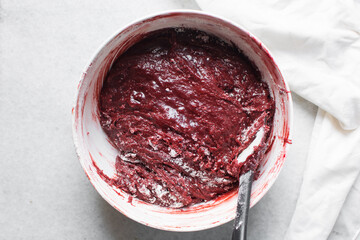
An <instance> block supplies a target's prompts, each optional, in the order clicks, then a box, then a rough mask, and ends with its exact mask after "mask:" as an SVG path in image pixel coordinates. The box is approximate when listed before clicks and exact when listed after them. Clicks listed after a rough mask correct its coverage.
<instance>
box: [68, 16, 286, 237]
mask: <svg viewBox="0 0 360 240" xmlns="http://www.w3.org/2000/svg"><path fill="white" fill-rule="evenodd" d="M172 14H195V15H202V16H207V17H211V18H215V19H219V20H221V21H223V22H226V23H228V24H230V25H233V26H234V27H236V28H238V29H240V30H241V31H243V32H244V33H246V34H247V35H248V36H249V37H250V38H252V39H253V41H254V42H255V43H256V44H257V45H259V46H261V48H262V49H263V51H264V52H265V53H266V55H267V56H268V57H269V58H270V59H271V61H272V63H273V65H274V67H275V69H276V70H277V72H278V73H279V77H280V78H281V80H282V82H283V84H284V87H285V91H286V94H287V97H288V101H287V102H286V105H287V111H288V116H287V126H288V139H289V140H290V141H289V142H285V143H284V148H283V150H284V151H283V154H284V161H282V162H281V163H280V165H279V171H278V172H277V173H276V176H275V177H274V178H272V179H270V181H269V182H268V185H267V187H266V188H265V189H264V190H263V191H262V192H261V193H260V196H259V197H258V198H256V199H255V201H254V202H253V204H252V206H251V207H253V206H255V205H256V204H257V203H258V202H259V201H260V199H262V198H263V196H264V195H265V194H266V193H267V192H268V191H269V189H270V188H271V187H272V185H273V184H274V183H275V181H276V179H277V178H278V176H279V174H280V172H281V170H282V168H283V165H284V163H285V160H286V156H287V154H288V151H289V147H290V146H289V145H290V144H291V140H292V135H293V133H292V132H293V130H292V129H293V101H292V96H291V91H290V87H289V85H288V83H287V82H286V80H285V79H284V77H283V74H282V72H281V71H280V68H279V66H278V64H277V63H276V62H275V60H274V58H273V57H272V54H271V53H270V50H269V49H268V48H267V47H266V46H265V45H264V44H263V43H262V42H261V41H260V40H259V38H257V37H256V36H255V35H254V34H252V33H251V32H250V31H248V30H247V29H246V28H245V27H244V26H242V25H240V24H238V23H236V22H234V21H232V20H229V19H228V18H226V17H223V16H220V15H217V14H212V13H208V12H204V11H200V10H190V9H173V10H166V11H159V12H154V13H151V14H148V15H145V16H143V17H140V18H137V19H135V20H133V21H131V22H130V23H128V24H125V25H124V26H122V27H120V28H119V29H117V30H116V31H115V33H113V34H112V35H111V36H110V37H108V38H107V39H106V40H105V41H103V42H102V44H100V45H99V47H98V48H97V49H96V50H95V52H94V53H93V54H92V57H91V58H90V61H88V63H87V64H86V66H85V68H84V69H83V71H82V74H81V77H80V80H79V82H78V85H77V89H76V93H75V96H74V97H75V98H74V100H73V105H72V110H71V115H72V133H73V141H74V145H75V150H76V154H77V158H78V160H79V162H80V164H81V166H82V168H83V170H84V173H85V175H86V176H87V178H88V179H89V181H90V183H91V184H92V185H93V187H94V188H95V189H96V191H97V192H98V193H99V194H100V196H101V197H102V198H103V199H104V200H105V201H106V202H108V203H109V204H110V205H111V206H112V207H113V208H115V209H116V210H117V211H119V212H121V213H122V214H123V215H125V216H126V217H128V218H130V219H132V220H134V221H136V222H139V223H141V224H144V225H146V226H150V227H153V228H156V229H160V230H166V231H176V232H190V231H200V230H206V229H210V228H213V227H217V226H220V225H222V224H225V223H227V222H229V221H232V220H233V218H229V219H220V220H219V221H216V222H214V223H213V224H211V225H206V226H195V227H193V226H186V227H182V228H175V227H163V226H157V225H155V224H149V223H147V222H144V221H141V220H139V219H137V218H135V217H134V216H129V215H126V214H125V213H123V212H122V211H121V210H120V209H119V208H118V207H117V206H116V205H115V204H114V203H113V202H112V201H110V200H109V199H108V198H107V197H106V195H105V194H104V193H103V192H102V191H100V187H98V186H97V184H95V183H94V180H93V179H92V178H91V177H90V176H89V175H88V173H87V172H86V168H85V166H84V161H82V160H81V159H82V158H83V156H82V154H81V151H80V149H79V139H78V134H77V127H76V111H78V109H77V103H78V101H79V97H80V91H79V90H80V87H81V85H82V83H83V80H84V78H85V76H86V73H87V71H88V70H89V68H91V64H92V62H94V61H95V60H96V58H97V56H98V54H99V52H100V51H101V50H102V49H103V48H104V47H105V46H106V45H107V44H108V43H109V42H110V41H111V40H113V39H114V38H115V37H116V36H118V35H120V34H122V33H123V32H124V31H126V30H127V29H129V28H130V27H132V26H133V25H136V24H140V23H141V22H144V21H146V20H149V19H151V18H154V17H165V16H167V15H172Z"/></svg>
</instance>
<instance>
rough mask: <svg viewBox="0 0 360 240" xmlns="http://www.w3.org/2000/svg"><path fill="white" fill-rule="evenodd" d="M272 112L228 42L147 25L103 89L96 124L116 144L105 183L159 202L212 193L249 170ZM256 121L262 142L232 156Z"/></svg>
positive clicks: (253, 71)
mask: <svg viewBox="0 0 360 240" xmlns="http://www.w3.org/2000/svg"><path fill="white" fill-rule="evenodd" d="M274 111H275V105H274V101H273V99H272V98H271V96H270V92H269V88H268V86H267V84H266V83H264V82H263V81H261V76H260V73H259V71H258V70H257V68H256V67H255V66H253V64H252V63H251V62H250V61H249V60H248V59H247V58H246V57H245V56H244V55H243V54H242V53H240V52H239V50H238V49H237V48H236V47H234V46H231V45H228V44H226V43H225V42H223V41H222V40H220V39H218V38H217V37H214V36H212V35H208V34H206V33H204V32H201V31H197V30H191V29H184V28H179V29H163V30H158V31H156V32H153V33H151V34H149V35H148V36H147V37H146V38H145V39H143V40H141V41H140V42H138V43H137V44H135V45H134V46H132V47H131V48H130V49H129V50H128V51H126V52H125V53H124V54H122V55H121V56H120V57H119V58H118V59H117V60H116V61H115V63H114V65H113V66H112V68H111V69H110V71H109V73H108V75H107V77H106V79H105V81H104V84H103V88H102V90H101V94H100V114H101V116H100V122H101V126H102V128H103V129H104V131H105V132H106V134H107V135H108V137H109V139H110V140H111V141H112V143H113V144H114V145H115V146H116V147H117V149H118V150H119V155H118V157H117V159H116V165H115V166H116V171H117V177H116V179H112V180H109V182H111V184H113V185H115V186H116V187H118V188H120V189H122V190H123V191H125V192H128V193H130V194H132V195H133V196H135V197H137V198H139V199H141V200H143V201H146V202H149V203H154V204H158V205H160V206H165V207H173V208H180V207H184V206H188V205H190V204H193V203H198V202H202V201H206V200H211V199H213V198H215V197H216V196H218V195H220V194H223V193H225V192H228V191H230V190H232V189H234V188H235V187H237V185H238V178H239V175H240V174H241V173H243V172H245V171H247V170H248V169H252V170H254V171H256V170H257V168H258V166H259V161H260V159H261V157H262V155H263V154H264V152H265V151H266V148H267V146H268V142H269V135H270V130H271V128H272V119H273V115H274ZM261 127H264V129H265V131H266V137H265V138H264V139H263V141H262V143H261V145H260V147H258V148H256V149H255V151H254V153H253V154H252V155H251V156H249V157H248V158H247V160H246V162H245V163H238V161H237V156H238V155H239V153H241V152H242V150H244V149H245V148H246V147H247V146H248V145H249V144H250V143H251V141H252V140H253V139H254V137H255V134H256V132H257V130H258V129H259V128H261Z"/></svg>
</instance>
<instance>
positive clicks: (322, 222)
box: [197, 0, 360, 240]
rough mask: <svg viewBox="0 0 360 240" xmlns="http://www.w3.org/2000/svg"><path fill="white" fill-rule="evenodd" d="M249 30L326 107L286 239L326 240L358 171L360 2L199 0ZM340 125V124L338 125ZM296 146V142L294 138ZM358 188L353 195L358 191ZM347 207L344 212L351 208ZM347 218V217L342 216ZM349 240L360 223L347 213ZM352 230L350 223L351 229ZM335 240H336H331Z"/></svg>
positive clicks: (299, 87)
mask: <svg viewBox="0 0 360 240" xmlns="http://www.w3.org/2000/svg"><path fill="white" fill-rule="evenodd" d="M197 3H198V5H199V6H200V8H201V9H203V10H205V11H208V12H212V13H215V14H219V15H222V16H224V17H227V18H229V19H231V20H233V21H235V22H237V23H238V24H240V25H242V26H243V27H244V28H246V29H248V30H249V31H250V32H252V33H253V34H254V35H255V36H257V37H258V38H259V39H261V41H262V42H264V44H265V45H266V46H267V47H268V48H269V50H270V51H271V53H272V54H273V56H274V58H275V60H276V62H277V63H278V65H279V67H280V69H281V71H282V72H283V75H284V77H285V79H286V80H287V81H288V82H289V84H290V88H291V90H292V91H294V92H296V93H297V94H299V95H300V96H302V97H304V98H305V99H307V100H309V101H311V102H312V103H314V104H316V105H317V106H319V108H321V110H319V113H318V115H317V119H316V123H315V128H314V132H313V135H312V140H311V147H310V152H309V155H308V160H307V163H306V166H307V167H306V170H305V173H304V178H303V185H302V188H301V192H300V196H299V200H298V203H297V207H296V210H295V213H294V216H293V218H292V221H291V224H290V226H289V229H288V231H287V234H286V239H316V240H321V239H327V238H328V237H329V236H330V237H332V236H333V235H336V234H337V236H340V235H341V236H344V235H342V234H346V233H338V232H334V231H335V228H334V231H332V229H333V227H334V224H335V222H336V220H337V218H338V216H339V213H340V212H342V211H341V209H342V208H343V204H344V201H345V204H351V201H346V200H345V199H346V197H347V195H348V193H349V191H350V189H352V191H353V192H351V193H350V194H349V196H353V195H354V194H356V190H354V189H359V186H357V185H353V184H354V182H355V179H356V177H357V176H358V175H359V172H360V164H359V162H360V154H359V151H360V148H359V147H357V146H359V144H360V142H359V135H360V130H358V129H359V128H358V127H359V126H360V67H359V59H360V14H359V13H360V2H354V1H350V0H342V1H336V0H326V1H325V0H320V1H310V0H303V1H290V0H272V1H261V0H253V1H244V0H223V1H215V0H197ZM337 121H338V122H339V123H337ZM294 141H296V139H294ZM354 191H355V193H354ZM349 208H350V207H349V206H346V205H345V206H344V211H345V210H346V209H349ZM344 214H345V212H344ZM344 214H340V216H339V219H338V221H337V222H336V225H335V227H337V229H343V230H344V229H345V230H344V232H346V231H348V230H349V231H348V233H347V235H346V236H348V237H349V238H342V239H351V237H354V236H355V235H356V234H357V233H356V232H357V229H359V228H360V225H356V222H357V223H358V222H359V221H356V217H358V215H357V213H353V214H348V213H346V216H347V220H348V221H349V217H350V219H352V220H350V222H351V224H350V225H351V226H352V227H351V229H352V230H350V229H348V228H347V227H344V226H343V227H341V226H342V224H343V223H344V222H339V221H341V219H342V218H341V216H343V215H344ZM354 225H356V226H354ZM347 226H349V224H348V225H347ZM331 232H332V233H333V234H332V235H330V234H331ZM334 239H336V238H334Z"/></svg>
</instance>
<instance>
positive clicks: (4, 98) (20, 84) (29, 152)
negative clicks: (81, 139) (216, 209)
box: [0, 0, 317, 240]
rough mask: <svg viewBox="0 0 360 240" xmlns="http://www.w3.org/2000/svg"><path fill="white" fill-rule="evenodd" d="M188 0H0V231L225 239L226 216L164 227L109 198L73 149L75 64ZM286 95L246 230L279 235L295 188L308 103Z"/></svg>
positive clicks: (311, 109)
mask: <svg viewBox="0 0 360 240" xmlns="http://www.w3.org/2000/svg"><path fill="white" fill-rule="evenodd" d="M176 8H191V9H198V6H197V5H196V4H195V3H194V2H192V1H190V0H187V1H180V0H171V1H169V0H157V1H139V0H136V1H135V0H134V1H124V0H118V1H95V0H91V1H73V0H67V1H66V0H64V1H46V0H37V1H36V0H28V1H20V0H18V1H11V0H1V1H0V110H1V111H0V112H1V115H0V126H1V127H0V136H1V141H0V153H1V155H0V156H1V159H0V169H1V170H0V171H1V174H0V190H1V194H0V239H39V240H41V239H126V240H128V239H214V240H215V239H230V236H231V230H232V223H228V224H224V225H222V226H220V227H217V228H213V229H210V230H205V231H199V232H190V233H173V232H165V231H161V230H156V229H152V228H149V227H146V226H143V225H141V224H139V223H137V222H134V221H133V220H130V219H128V218H127V217H125V216H123V215H122V214H120V213H119V212H117V211H116V210H115V209H113V208H112V207H111V206H110V205H108V204H107V203H106V202H105V201H104V200H103V199H102V198H101V197H100V195H99V194H98V193H97V192H96V190H95V189H94V188H93V187H92V185H91V184H90V182H89V181H88V179H87V178H86V176H85V174H84V172H83V170H82V168H81V166H80V164H79V162H78V160H77V157H76V154H75V149H74V146H73V140H72V129H71V107H72V104H73V99H74V95H75V91H76V86H77V83H78V80H79V78H80V76H81V73H82V70H83V69H84V67H85V66H86V64H87V63H88V62H89V60H90V58H91V56H92V55H93V54H94V52H95V51H96V49H97V48H98V47H99V46H100V45H101V44H102V42H104V41H105V40H106V39H107V38H108V37H109V36H111V35H112V34H113V33H115V31H117V29H119V28H120V27H122V26H124V25H126V24H127V23H129V22H131V21H133V20H135V19H136V18H139V17H142V16H144V15H146V14H150V13H153V12H157V11H163V10H168V9H176ZM293 97H294V136H293V146H292V147H291V149H290V152H289V155H288V158H287V161H286V163H285V165H284V168H283V170H282V172H281V174H280V176H279V178H278V179H277V181H276V183H275V184H274V185H273V187H272V188H271V190H270V191H269V192H268V193H267V195H266V196H265V197H264V198H263V199H262V200H261V201H260V202H259V203H258V204H257V205H256V206H255V207H254V208H252V209H251V211H250V226H249V239H262V240H266V239H269V240H270V239H282V237H283V236H284V233H285V231H286V228H287V226H288V225H289V222H290V219H291V216H292V213H293V211H294V207H295V204H296V199H297V197H298V193H299V189H300V185H301V180H302V173H303V170H304V164H305V159H306V157H307V148H308V144H309V140H310V136H311V131H312V126H313V122H314V118H315V114H316V111H317V108H316V107H315V106H314V105H312V104H311V103H309V102H307V101H305V100H304V99H302V98H300V97H299V96H297V95H295V94H294V95H293Z"/></svg>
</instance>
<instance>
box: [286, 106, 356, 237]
mask: <svg viewBox="0 0 360 240" xmlns="http://www.w3.org/2000/svg"><path fill="white" fill-rule="evenodd" d="M358 146H360V128H358V129H356V130H344V129H342V128H341V126H340V124H339V122H338V121H337V120H336V119H335V118H334V117H332V116H331V115H330V114H329V113H326V112H325V111H323V110H321V109H319V110H318V114H317V116H316V120H315V124H314V130H313V133H312V139H311V143H310V149H309V157H308V159H307V163H306V169H305V172H304V180H303V183H302V187H301V190H300V197H299V199H298V202H297V205H296V209H295V213H294V216H293V218H292V221H291V223H290V226H289V228H288V230H287V233H286V236H285V239H287V240H290V239H291V240H295V239H328V237H329V235H330V233H331V231H332V229H333V226H334V224H335V222H336V220H337V218H338V216H339V213H340V211H341V208H342V207H343V206H344V202H345V199H346V197H347V195H348V192H349V191H350V189H351V188H352V186H353V185H354V182H355V180H356V179H357V177H358V176H359V169H360V148H359V147H358ZM354 194H356V192H354ZM358 202H360V201H359V199H358ZM348 204H350V205H348V206H347V207H346V208H349V209H356V208H354V207H355V206H353V205H351V202H350V203H348ZM344 208H345V207H344ZM359 215H360V211H357V212H353V213H352V214H350V215H348V218H347V219H344V220H345V221H346V220H349V219H353V220H351V221H350V222H349V223H348V224H347V226H349V227H352V228H353V229H352V230H351V231H349V232H343V231H341V232H334V234H333V235H334V236H336V235H341V239H352V238H350V237H353V236H355V235H356V232H357V230H358V229H360V224H359V221H357V226H355V228H354V226H353V225H352V224H353V221H356V219H357V218H359V217H360V216H359ZM345 221H343V222H340V224H346V222H345ZM344 230H346V228H344ZM337 237H339V236H337Z"/></svg>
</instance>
